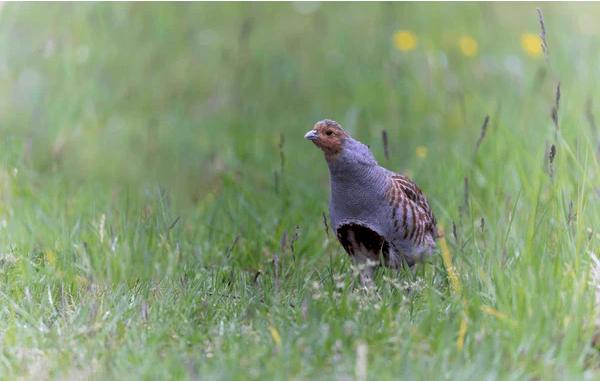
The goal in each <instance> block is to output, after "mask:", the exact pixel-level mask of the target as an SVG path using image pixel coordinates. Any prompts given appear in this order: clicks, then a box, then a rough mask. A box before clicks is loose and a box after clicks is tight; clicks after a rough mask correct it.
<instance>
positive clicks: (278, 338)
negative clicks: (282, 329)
mask: <svg viewBox="0 0 600 381" xmlns="http://www.w3.org/2000/svg"><path fill="white" fill-rule="evenodd" d="M269 331H271V337H272V338H273V341H274V342H275V344H276V345H277V346H280V345H281V335H279V331H277V328H275V327H273V326H270V327H269Z"/></svg>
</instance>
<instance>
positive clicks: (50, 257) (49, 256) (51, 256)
mask: <svg viewBox="0 0 600 381" xmlns="http://www.w3.org/2000/svg"><path fill="white" fill-rule="evenodd" d="M44 258H45V259H46V263H47V264H48V265H49V266H50V267H54V266H55V265H56V253H55V252H54V251H52V250H51V249H49V250H47V251H46V253H45V254H44Z"/></svg>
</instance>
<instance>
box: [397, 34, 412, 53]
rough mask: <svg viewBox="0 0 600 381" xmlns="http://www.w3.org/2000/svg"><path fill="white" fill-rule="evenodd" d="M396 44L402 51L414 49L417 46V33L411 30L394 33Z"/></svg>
mask: <svg viewBox="0 0 600 381" xmlns="http://www.w3.org/2000/svg"><path fill="white" fill-rule="evenodd" d="M394 46H395V47H396V48H397V49H398V50H400V51H402V52H408V51H410V50H413V49H414V48H416V47H417V35H416V34H414V33H413V32H411V31H410V30H399V31H397V32H396V33H394Z"/></svg>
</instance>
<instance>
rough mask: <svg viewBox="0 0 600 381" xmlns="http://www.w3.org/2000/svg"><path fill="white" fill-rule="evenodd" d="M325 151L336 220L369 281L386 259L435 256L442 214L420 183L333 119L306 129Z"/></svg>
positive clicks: (397, 261) (395, 263)
mask: <svg viewBox="0 0 600 381" xmlns="http://www.w3.org/2000/svg"><path fill="white" fill-rule="evenodd" d="M304 137H305V138H306V139H308V140H310V141H312V142H313V143H314V144H315V145H316V146H317V147H318V148H320V149H321V150H322V151H323V153H324V154H325V160H326V161H327V165H328V167H329V174H330V181H331V197H330V199H329V214H330V219H331V225H332V228H333V229H334V231H335V232H336V235H337V238H338V240H339V241H340V243H341V244H342V246H343V247H344V249H345V251H346V252H347V253H348V254H349V255H350V257H351V258H352V259H353V260H354V262H355V263H356V265H357V267H358V268H359V269H360V278H361V282H362V283H363V285H368V284H370V283H371V282H372V276H373V270H374V268H375V267H377V266H378V265H379V264H380V263H381V264H383V265H385V266H387V267H391V268H394V269H398V268H400V267H401V266H403V264H406V265H408V266H411V267H412V266H413V265H414V264H415V263H417V262H420V261H422V260H423V259H424V258H426V257H427V256H430V255H431V254H432V252H433V250H434V248H435V246H436V243H435V240H436V238H438V232H437V227H436V220H435V217H434V215H433V212H432V210H431V207H430V206H429V203H428V202H427V199H426V198H425V195H423V192H421V190H420V189H419V187H418V186H417V185H416V184H415V183H413V182H412V181H411V180H410V179H408V178H407V177H406V176H403V175H400V174H397V173H394V172H392V171H390V170H388V169H385V168H383V167H381V166H380V165H379V164H378V163H377V161H376V160H375V157H374V156H373V154H372V153H371V151H370V150H369V148H368V147H367V146H366V145H364V144H362V143H361V142H359V141H358V140H355V139H353V138H352V137H351V136H350V134H349V133H348V132H347V131H345V130H344V129H343V128H342V126H341V125H340V124H339V123H337V122H335V121H333V120H329V119H325V120H322V121H320V122H317V123H316V124H315V125H314V128H313V129H312V130H310V131H308V132H307V133H306V135H305V136H304Z"/></svg>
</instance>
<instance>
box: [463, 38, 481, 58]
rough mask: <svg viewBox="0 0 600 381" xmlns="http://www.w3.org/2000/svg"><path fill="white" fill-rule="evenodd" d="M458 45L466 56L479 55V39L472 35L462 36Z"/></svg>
mask: <svg viewBox="0 0 600 381" xmlns="http://www.w3.org/2000/svg"><path fill="white" fill-rule="evenodd" d="M458 47H459V48H460V51H461V52H462V54H464V55H465V56H467V57H475V56H476V55H477V49H478V48H479V44H477V41H475V39H474V38H473V37H471V36H461V37H460V38H459V39H458Z"/></svg>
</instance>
